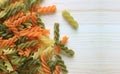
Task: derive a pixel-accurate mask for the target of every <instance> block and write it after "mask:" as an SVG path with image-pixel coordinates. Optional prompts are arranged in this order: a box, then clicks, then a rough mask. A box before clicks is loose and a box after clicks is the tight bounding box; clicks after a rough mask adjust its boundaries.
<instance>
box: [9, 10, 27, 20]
mask: <svg viewBox="0 0 120 74" xmlns="http://www.w3.org/2000/svg"><path fill="white" fill-rule="evenodd" d="M24 15H25V14H24V13H23V12H22V11H21V12H18V13H17V14H15V15H13V16H11V17H10V18H8V20H9V21H10V22H14V20H17V19H18V18H20V17H22V16H24ZM8 20H7V21H8Z"/></svg>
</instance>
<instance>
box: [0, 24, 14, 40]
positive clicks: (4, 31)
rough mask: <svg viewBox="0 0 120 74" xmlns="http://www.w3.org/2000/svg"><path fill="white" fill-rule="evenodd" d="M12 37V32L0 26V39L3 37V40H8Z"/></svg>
mask: <svg viewBox="0 0 120 74" xmlns="http://www.w3.org/2000/svg"><path fill="white" fill-rule="evenodd" d="M13 36H14V35H13V33H12V31H10V30H9V29H8V27H7V26H5V25H3V24H0V37H3V39H8V38H11V37H13Z"/></svg>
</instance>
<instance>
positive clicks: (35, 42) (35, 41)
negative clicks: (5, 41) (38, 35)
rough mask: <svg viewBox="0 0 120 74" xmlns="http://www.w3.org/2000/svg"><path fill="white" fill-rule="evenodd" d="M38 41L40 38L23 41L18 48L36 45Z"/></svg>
mask: <svg viewBox="0 0 120 74" xmlns="http://www.w3.org/2000/svg"><path fill="white" fill-rule="evenodd" d="M37 43H38V40H32V41H28V42H26V43H21V44H19V45H18V49H24V48H27V47H30V46H34V45H36V44H37Z"/></svg>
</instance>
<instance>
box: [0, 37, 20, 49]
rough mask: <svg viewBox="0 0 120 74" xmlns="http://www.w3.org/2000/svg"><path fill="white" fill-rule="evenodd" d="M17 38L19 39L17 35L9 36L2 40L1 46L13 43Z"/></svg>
mask: <svg viewBox="0 0 120 74" xmlns="http://www.w3.org/2000/svg"><path fill="white" fill-rule="evenodd" d="M17 39H18V38H17V36H14V37H13V38H9V39H8V40H2V41H1V44H0V48H1V47H5V46H10V45H12V44H13V43H14V42H15V41H16V40H17Z"/></svg>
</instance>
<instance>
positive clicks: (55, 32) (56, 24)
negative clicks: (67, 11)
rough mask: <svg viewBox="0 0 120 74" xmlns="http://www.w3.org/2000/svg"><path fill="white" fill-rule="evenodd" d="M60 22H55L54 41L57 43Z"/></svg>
mask: <svg viewBox="0 0 120 74" xmlns="http://www.w3.org/2000/svg"><path fill="white" fill-rule="evenodd" d="M59 37H60V35H59V24H58V23H55V25H54V41H55V44H57V43H58V42H59Z"/></svg>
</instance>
